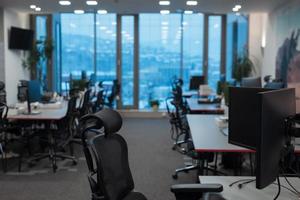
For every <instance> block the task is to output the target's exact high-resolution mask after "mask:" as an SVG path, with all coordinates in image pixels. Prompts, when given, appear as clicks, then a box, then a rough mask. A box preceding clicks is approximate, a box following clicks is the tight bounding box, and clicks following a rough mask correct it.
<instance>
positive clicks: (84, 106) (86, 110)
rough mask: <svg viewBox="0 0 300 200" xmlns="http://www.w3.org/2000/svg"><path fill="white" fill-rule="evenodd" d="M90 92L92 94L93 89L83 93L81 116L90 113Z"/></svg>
mask: <svg viewBox="0 0 300 200" xmlns="http://www.w3.org/2000/svg"><path fill="white" fill-rule="evenodd" d="M90 94H91V90H87V91H85V92H84V95H83V102H82V106H81V108H80V116H84V115H86V114H88V113H89V109H90Z"/></svg>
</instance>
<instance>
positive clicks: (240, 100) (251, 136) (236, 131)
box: [228, 87, 270, 150]
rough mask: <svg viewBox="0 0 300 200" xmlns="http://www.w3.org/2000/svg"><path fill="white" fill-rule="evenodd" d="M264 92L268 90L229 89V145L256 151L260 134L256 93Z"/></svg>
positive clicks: (258, 102)
mask: <svg viewBox="0 0 300 200" xmlns="http://www.w3.org/2000/svg"><path fill="white" fill-rule="evenodd" d="M264 91H270V89H265V88H238V87H229V116H228V117H229V135H228V139H229V143H231V144H235V145H238V146H242V147H245V148H249V149H252V150H255V149H256V141H257V134H258V133H260V127H259V120H260V113H259V107H260V99H259V96H258V93H259V92H264Z"/></svg>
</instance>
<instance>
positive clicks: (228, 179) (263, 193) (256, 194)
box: [199, 176, 300, 200]
mask: <svg viewBox="0 0 300 200" xmlns="http://www.w3.org/2000/svg"><path fill="white" fill-rule="evenodd" d="M199 179H200V182H201V183H204V184H205V183H208V184H209V183H219V184H222V185H223V192H221V193H220V194H221V195H222V196H223V197H224V198H225V199H226V200H271V199H274V197H275V196H276V194H277V190H278V186H277V185H274V184H271V185H269V186H268V187H266V188H264V189H263V190H257V189H256V188H255V182H252V183H248V184H246V185H244V187H243V188H242V189H239V188H238V184H235V185H233V186H232V187H229V185H230V184H231V183H233V182H234V181H237V180H242V179H255V177H241V176H200V177H199ZM288 180H289V181H290V182H291V184H293V186H295V188H297V189H299V188H300V179H299V178H288ZM280 183H281V184H282V185H284V186H286V187H288V188H290V187H289V186H288V184H287V183H286V181H285V180H284V178H280ZM287 199H288V200H296V199H297V200H299V197H297V196H296V195H295V194H293V193H292V192H290V191H289V190H287V189H285V188H283V187H281V193H280V196H279V197H278V200H287Z"/></svg>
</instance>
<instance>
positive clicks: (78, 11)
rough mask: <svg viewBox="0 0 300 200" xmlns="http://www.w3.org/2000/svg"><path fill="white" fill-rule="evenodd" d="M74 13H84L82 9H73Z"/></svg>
mask: <svg viewBox="0 0 300 200" xmlns="http://www.w3.org/2000/svg"><path fill="white" fill-rule="evenodd" d="M74 13H75V14H78V15H80V14H84V10H74Z"/></svg>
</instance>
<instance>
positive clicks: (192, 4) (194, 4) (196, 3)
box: [186, 1, 198, 6]
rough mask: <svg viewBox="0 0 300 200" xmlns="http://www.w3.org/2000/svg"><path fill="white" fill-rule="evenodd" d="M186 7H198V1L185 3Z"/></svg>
mask: <svg viewBox="0 0 300 200" xmlns="http://www.w3.org/2000/svg"><path fill="white" fill-rule="evenodd" d="M186 5H188V6H196V5H198V1H187V2H186Z"/></svg>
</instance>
